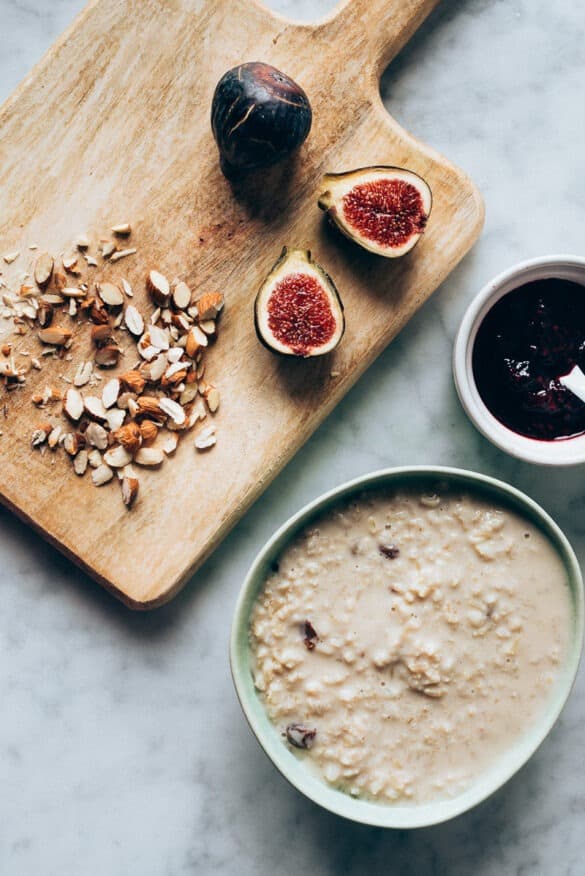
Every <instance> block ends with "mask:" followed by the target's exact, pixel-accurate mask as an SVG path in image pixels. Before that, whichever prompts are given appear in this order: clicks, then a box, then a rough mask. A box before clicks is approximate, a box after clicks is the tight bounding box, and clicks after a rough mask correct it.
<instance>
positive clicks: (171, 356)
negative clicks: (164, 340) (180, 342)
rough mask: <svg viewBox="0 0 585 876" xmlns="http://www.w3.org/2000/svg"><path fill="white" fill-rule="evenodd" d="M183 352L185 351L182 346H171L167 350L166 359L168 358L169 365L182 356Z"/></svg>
mask: <svg viewBox="0 0 585 876" xmlns="http://www.w3.org/2000/svg"><path fill="white" fill-rule="evenodd" d="M184 352H185V351H184V350H183V348H182V347H173V348H172V350H169V351H168V353H167V359H168V360H169V362H170V363H171V365H174V364H175V363H176V362H178V361H179V360H180V359H182V358H183V353H184Z"/></svg>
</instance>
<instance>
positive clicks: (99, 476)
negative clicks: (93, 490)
mask: <svg viewBox="0 0 585 876" xmlns="http://www.w3.org/2000/svg"><path fill="white" fill-rule="evenodd" d="M113 477H114V472H113V471H112V469H111V468H110V467H109V465H103V464H102V465H100V466H98V467H97V468H96V469H95V470H94V471H93V472H92V473H91V479H92V481H93V482H94V484H95V486H96V487H103V485H104V484H107V483H108V481H111V480H112V478H113Z"/></svg>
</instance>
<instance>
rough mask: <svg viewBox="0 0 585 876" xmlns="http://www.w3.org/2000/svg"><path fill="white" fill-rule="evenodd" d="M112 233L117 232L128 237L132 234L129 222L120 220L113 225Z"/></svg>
mask: <svg viewBox="0 0 585 876" xmlns="http://www.w3.org/2000/svg"><path fill="white" fill-rule="evenodd" d="M112 234H117V235H118V236H120V237H128V235H129V234H132V226H131V225H130V223H129V222H121V223H120V224H119V225H113V226H112Z"/></svg>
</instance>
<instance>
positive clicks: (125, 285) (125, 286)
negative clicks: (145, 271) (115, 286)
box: [122, 280, 134, 298]
mask: <svg viewBox="0 0 585 876" xmlns="http://www.w3.org/2000/svg"><path fill="white" fill-rule="evenodd" d="M122 289H123V290H124V293H125V294H126V295H127V296H128V298H134V292H133V291H132V286H131V285H130V283H129V282H128V280H122Z"/></svg>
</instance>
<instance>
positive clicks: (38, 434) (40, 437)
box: [30, 429, 53, 447]
mask: <svg viewBox="0 0 585 876" xmlns="http://www.w3.org/2000/svg"><path fill="white" fill-rule="evenodd" d="M52 431H53V430H52V429H51V432H52ZM49 434H50V433H49ZM47 438H48V435H47V433H46V431H45V430H44V429H35V431H34V432H33V433H32V437H31V440H30V443H31V444H32V446H33V447H40V446H41V444H44V443H45V441H46V440H47Z"/></svg>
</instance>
